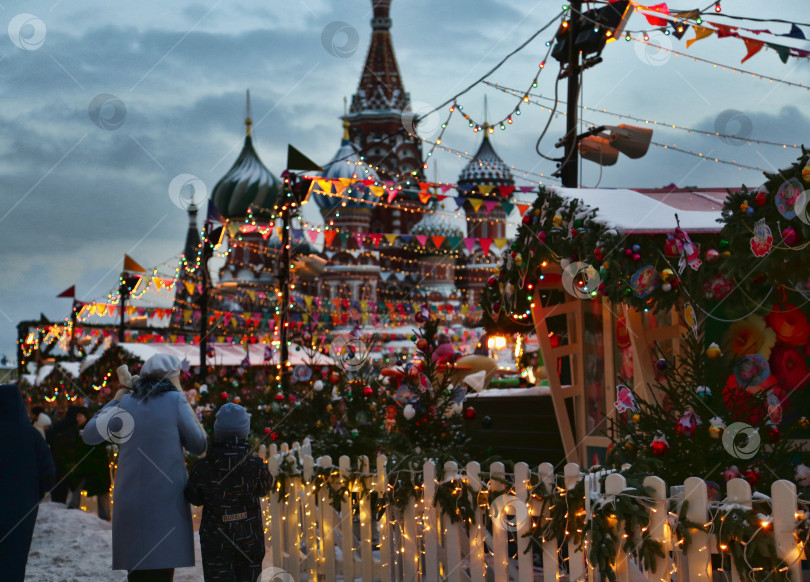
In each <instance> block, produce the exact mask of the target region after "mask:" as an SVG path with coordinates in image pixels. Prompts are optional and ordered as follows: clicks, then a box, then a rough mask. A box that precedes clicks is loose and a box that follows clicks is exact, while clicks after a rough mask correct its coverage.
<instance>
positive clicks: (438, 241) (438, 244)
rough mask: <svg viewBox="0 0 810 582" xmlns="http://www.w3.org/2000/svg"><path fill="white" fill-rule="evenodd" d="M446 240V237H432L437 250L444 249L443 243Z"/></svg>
mask: <svg viewBox="0 0 810 582" xmlns="http://www.w3.org/2000/svg"><path fill="white" fill-rule="evenodd" d="M444 238H445V237H443V236H432V237H430V240H432V241H433V244H434V245H436V248H437V249H439V248H441V247H442V243H443V242H444Z"/></svg>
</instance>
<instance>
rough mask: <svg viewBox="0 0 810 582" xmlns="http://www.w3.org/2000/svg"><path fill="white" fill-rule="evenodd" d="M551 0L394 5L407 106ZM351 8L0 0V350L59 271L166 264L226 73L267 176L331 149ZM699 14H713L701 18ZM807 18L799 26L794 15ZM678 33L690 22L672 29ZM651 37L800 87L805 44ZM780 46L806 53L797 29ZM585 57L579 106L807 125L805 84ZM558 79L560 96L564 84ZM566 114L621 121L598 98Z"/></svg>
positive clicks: (626, 47)
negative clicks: (786, 57)
mask: <svg viewBox="0 0 810 582" xmlns="http://www.w3.org/2000/svg"><path fill="white" fill-rule="evenodd" d="M559 6H560V3H558V2H550V1H542V2H526V1H524V0H498V1H489V2H479V1H477V0H476V1H470V0H445V1H440V2H437V1H435V0H433V1H428V0H394V2H393V7H392V17H393V22H394V25H393V29H392V33H393V38H394V46H395V49H396V54H397V57H398V62H399V67H400V71H401V74H402V76H403V79H404V82H405V87H406V89H407V90H408V92H409V93H410V96H411V100H412V102H413V103H414V109H415V110H416V111H417V112H419V113H422V112H425V111H426V110H427V109H428V108H430V107H433V106H436V105H438V104H440V103H442V102H443V101H445V100H446V99H447V98H449V97H450V96H452V95H453V94H454V93H456V92H458V91H459V90H461V89H462V88H464V87H465V86H467V85H468V84H469V83H471V82H472V81H473V80H475V79H476V78H478V77H479V76H480V75H482V74H483V73H484V72H485V71H487V70H488V69H489V68H490V67H492V66H493V65H494V64H495V63H497V62H498V61H499V60H500V59H501V58H502V57H503V56H505V55H506V54H507V53H508V52H510V51H511V50H513V49H514V48H515V47H517V46H518V45H519V44H520V43H522V42H523V41H524V40H525V39H527V38H528V37H529V36H531V34H532V33H533V32H535V31H536V30H538V29H539V28H541V27H542V26H543V25H545V24H546V23H547V22H548V21H549V20H550V19H551V18H553V17H554V16H555V14H556V13H557V12H558V11H559ZM674 7H675V8H681V9H687V8H692V6H689V5H683V6H681V5H677V6H674ZM723 11H724V12H725V13H728V14H738V15H744V16H756V17H759V18H781V19H785V20H790V21H795V22H810V7H808V5H807V3H806V0H783V1H781V2H778V3H765V2H762V1H761V0H726V1H725V2H723ZM26 14H27V15H33V18H32V16H26ZM370 18H371V2H370V0H341V1H340V2H326V1H324V0H305V1H302V0H289V1H288V2H240V1H229V2H223V1H222V0H217V1H213V0H205V1H194V0H173V1H172V2H165V1H161V2H156V1H153V0H141V1H140V2H126V3H123V2H118V3H109V2H88V1H85V0H49V1H40V0H33V1H31V0H29V1H26V2H5V3H4V4H3V5H0V20H1V21H2V22H3V26H4V29H7V30H8V35H4V36H3V38H0V71H2V77H3V80H4V82H3V84H2V86H0V123H2V126H3V130H2V132H0V174H1V175H2V179H0V229H2V230H1V231H0V232H2V241H3V248H2V251H0V354H3V353H5V354H7V355H8V356H9V357H11V358H13V357H14V356H15V352H14V342H15V338H16V324H17V322H18V321H20V320H23V319H36V318H38V317H39V314H40V312H42V313H44V314H45V315H46V316H47V317H50V318H52V319H55V320H61V319H63V318H64V317H65V316H67V315H68V313H69V309H70V300H68V299H56V298H55V295H56V294H57V293H59V292H60V291H62V290H64V289H65V288H67V287H69V286H70V285H73V284H76V289H77V298H78V299H80V300H82V301H92V300H103V299H104V298H105V297H106V295H107V293H109V292H111V291H112V290H114V289H115V287H116V285H117V276H118V273H119V271H120V270H121V266H122V258H123V255H124V253H129V254H130V255H131V256H133V257H134V258H135V259H136V260H137V261H138V262H140V263H141V264H142V265H144V266H145V267H148V268H151V267H154V266H158V265H166V266H165V267H162V268H161V270H162V272H164V273H168V272H169V271H170V270H171V269H172V267H173V265H174V264H175V261H176V259H175V257H176V255H178V253H179V252H180V251H181V250H182V245H183V241H184V239H185V233H186V228H187V219H186V215H185V212H184V211H183V210H182V209H181V208H180V207H179V206H177V205H175V204H174V203H173V201H172V198H171V196H170V195H169V184H170V183H171V181H172V179H173V178H174V177H175V176H177V175H178V174H183V173H186V174H192V175H194V176H198V177H199V178H200V179H201V180H202V181H203V182H204V183H205V184H206V186H207V188H208V190H210V189H212V188H213V186H214V185H215V184H216V182H217V180H218V179H219V178H220V177H221V176H222V175H223V174H224V173H225V172H226V171H227V170H228V168H229V167H230V166H231V164H232V163H233V161H234V160H235V158H236V156H237V154H238V152H239V149H240V147H241V143H242V140H243V135H244V125H243V120H244V116H245V111H244V109H245V105H244V101H245V98H244V93H245V89H248V88H249V89H250V90H251V94H252V102H253V119H254V136H255V137H254V143H255V146H256V149H257V151H258V153H259V155H260V157H261V158H262V160H263V161H264V163H265V165H266V166H267V167H268V168H270V170H271V171H273V172H274V173H275V174H276V175H278V174H279V173H280V172H281V171H282V170H283V169H284V163H285V161H286V160H285V158H286V148H287V144H288V143H291V144H293V145H295V146H296V147H297V148H298V149H300V150H302V151H304V152H305V153H306V154H307V155H308V156H309V157H311V158H312V159H314V160H315V161H317V162H321V163H325V162H326V161H328V160H329V159H330V158H331V157H332V155H333V154H334V152H335V150H336V149H337V148H338V146H339V141H340V138H341V134H342V129H341V126H340V120H339V116H340V115H341V114H342V112H343V98H344V97H349V96H350V95H351V94H352V93H354V91H355V90H356V88H357V82H358V80H359V77H360V73H361V70H362V67H363V63H364V60H365V57H366V51H367V49H368V44H369V38H370V34H371V29H370V24H369V21H370ZM707 19H708V20H716V21H717V22H726V23H730V21H728V20H723V19H721V18H714V14H712V15H711V16H707ZM333 23H345V24H333ZM739 24H741V25H742V26H747V27H748V28H769V29H771V30H772V31H773V32H774V33H777V34H782V33H787V32H788V31H789V25H787V24H784V23H760V24H757V23H752V22H747V23H739ZM649 28H650V27H649V25H647V23H646V20H644V19H643V18H642V17H641V16H639V15H634V16H633V17H632V18H631V20H630V23H629V25H628V29H629V30H642V29H649ZM555 29H556V26H552V27H551V28H549V30H548V31H547V32H545V33H543V34H541V35H540V36H538V38H537V39H536V40H535V41H534V42H533V43H532V44H531V45H529V46H528V47H527V48H526V49H524V50H523V51H522V52H521V53H519V54H518V55H516V56H514V57H513V58H512V59H511V60H510V61H509V62H508V63H507V64H506V65H505V66H503V67H502V68H501V69H500V70H499V71H497V72H496V73H494V74H493V75H492V76H491V77H490V80H491V81H493V82H498V83H501V84H503V85H505V86H511V87H515V88H518V89H521V90H524V89H525V88H526V87H528V85H529V83H530V82H531V79H532V77H533V76H534V74H535V72H536V70H537V67H538V64H539V63H540V61H541V60H542V59H543V56H544V55H545V53H546V50H547V48H546V46H545V42H546V41H547V40H550V39H551V37H552V36H553V32H554V30H555ZM325 31H326V32H325ZM333 31H335V32H334V34H332V32H333ZM804 31H805V33H806V34H808V35H809V36H810V28H808V27H804ZM636 36H637V37H638V36H640V34H636ZM693 36H694V33H693V32H692V31H689V32H688V33H687V35H686V37H685V38H684V40H686V39H687V38H691V37H693ZM761 38H763V39H764V40H769V39H770V38H771V37H767V38H766V37H765V36H763V37H761ZM355 39H356V42H355ZM651 41H653V42H658V43H659V44H663V45H664V46H671V47H672V48H673V49H675V50H678V51H681V52H684V53H688V54H689V55H693V56H695V57H701V58H704V59H709V60H713V61H717V62H720V63H722V64H726V65H731V66H735V67H741V68H743V69H745V70H749V71H752V72H755V73H759V74H763V75H769V76H772V77H777V78H780V79H784V80H788V81H792V82H796V83H803V84H804V85H808V84H810V75H808V71H810V64H808V61H807V60H806V59H805V60H797V59H791V60H790V61H788V63H787V64H782V62H781V61H780V60H779V58H778V56H777V54H776V53H775V52H774V51H772V50H763V51H761V52H760V53H759V54H757V55H756V56H754V57H753V58H751V59H750V60H749V61H747V62H746V63H745V64H743V65H740V60H741V59H742V57H743V56H744V55H745V46H744V44H743V42H742V41H741V40H740V39H736V38H723V39H718V38H716V37H710V38H708V39H705V40H702V41H700V42H698V43H696V44H695V45H693V46H692V47H691V48H690V49H687V48H686V46H685V43H684V42H683V41H678V40H676V39H674V38H673V37H672V36H668V37H665V36H663V35H662V34H660V33H651ZM789 44H791V45H792V46H794V47H801V48H806V49H808V48H810V46H808V44H810V43H806V42H805V43H802V42H798V41H789ZM603 57H604V62H603V63H601V64H600V65H598V66H596V67H594V68H592V69H589V70H588V71H587V72H586V74H585V80H584V88H583V103H584V104H585V105H587V106H588V107H589V108H595V109H607V110H608V111H613V112H617V113H624V114H630V115H634V116H637V117H640V118H645V119H650V120H657V121H662V122H665V123H666V124H677V125H683V126H686V127H691V128H696V129H705V130H706V131H715V129H717V130H719V131H723V129H725V130H726V132H727V133H737V132H740V131H742V132H745V133H746V134H750V137H753V138H758V139H763V140H771V141H775V142H779V143H787V144H794V143H802V141H803V140H804V141H808V140H807V136H809V135H810V121H809V119H810V113H808V104H809V103H810V93H808V91H807V90H805V89H802V88H797V87H790V86H786V85H784V84H780V83H775V82H768V81H763V80H759V79H755V78H752V77H751V76H750V75H749V76H746V75H741V74H739V73H733V72H730V71H723V70H721V69H720V68H715V67H713V66H712V65H710V64H705V63H700V62H694V61H693V60H692V59H691V58H684V57H681V56H677V55H672V54H667V53H664V52H656V51H654V50H650V49H647V48H645V47H644V46H643V45H641V44H639V43H636V42H625V41H624V40H620V41H618V42H614V43H611V44H610V45H609V46H608V47H606V49H605V51H604V53H603ZM558 70H559V69H558V66H557V64H556V62H554V61H551V60H550V62H549V63H548V66H547V68H546V70H545V71H544V72H543V74H541V76H540V80H539V83H538V87H537V89H535V90H534V91H535V92H537V93H540V94H542V95H543V96H546V97H552V96H553V93H554V79H555V77H556V74H557V72H558ZM99 95H102V97H98V96H99ZM104 95H106V97H103V96H104ZM484 95H487V96H488V118H489V120H490V122H493V121H498V120H500V119H501V118H502V117H504V116H505V115H506V114H507V113H508V112H509V111H510V110H511V108H512V107H513V106H514V104H515V103H516V100H515V98H514V97H511V96H506V95H503V94H500V93H499V92H498V91H497V90H495V89H492V88H488V87H486V86H483V85H482V86H479V87H477V88H476V89H474V90H473V91H471V92H470V93H468V94H467V95H465V96H464V97H462V98H460V100H459V101H460V103H462V104H463V106H464V110H465V111H466V112H468V113H470V114H471V115H472V116H473V118H475V119H479V120H480V119H483V101H484ZM560 95H561V98H564V95H565V85H564V84H562V83H561V84H560ZM94 100H95V101H94ZM99 104H104V105H99ZM727 110H734V111H737V112H740V113H733V112H732V113H724V112H726V111H727ZM521 113H522V114H521V115H520V117H519V118H518V117H516V118H515V123H513V124H512V125H511V126H509V127H508V129H507V130H506V131H500V130H496V133H495V134H494V135H493V136H492V138H493V144H494V146H495V148H496V149H497V151H498V152H499V153H500V155H501V156H502V157H503V158H504V160H505V161H506V162H507V163H510V164H514V165H515V166H516V167H517V168H519V169H520V170H524V171H529V172H532V173H534V174H541V173H542V174H545V175H546V176H548V175H549V174H550V173H551V172H553V171H554V169H555V168H554V166H553V164H551V163H550V162H546V161H543V160H542V159H541V158H540V157H539V156H538V155H537V154H536V153H535V142H536V140H537V138H538V136H539V134H540V132H541V130H542V128H543V126H544V125H545V123H546V120H547V119H548V111H547V110H542V109H541V108H540V107H538V106H535V105H530V104H525V105H523V106H522V108H521ZM445 114H446V109H444V110H442V116H444V115H445ZM584 118H585V119H586V120H587V121H590V122H595V123H600V124H602V123H606V124H615V123H631V124H633V123H636V122H633V121H629V120H626V119H625V120H621V119H617V118H615V117H609V116H606V115H604V114H600V113H588V114H587V115H584ZM718 119H719V122H718ZM564 123H565V121H564V118H563V117H562V116H561V115H560V116H558V118H557V119H555V120H554V121H553V122H552V124H551V127H550V129H549V132H548V134H547V136H546V137H545V139H544V140H543V142H542V144H541V151H544V153H546V154H552V155H554V154H558V153H559V150H554V147H553V144H554V142H556V141H557V139H558V138H559V137H560V135H561V132H562V128H563V127H564ZM718 123H719V124H720V126H717V124H718ZM436 125H437V123H436V121H435V118H428V123H426V125H425V130H424V131H425V136H426V137H436V136H437V133H435V132H433V131H431V130H432V129H434V128H435V126H436ZM653 140H654V141H657V142H660V143H662V144H668V145H677V146H678V147H680V148H684V149H687V150H693V151H695V152H701V153H703V154H707V155H709V156H710V157H712V158H714V157H717V158H720V159H724V160H736V161H737V162H739V163H743V164H746V165H750V166H760V167H762V168H763V169H769V170H773V169H776V168H779V167H783V166H787V165H789V164H790V163H792V162H793V161H794V160H795V158H796V157H797V155H798V154H797V152H796V151H795V150H789V149H787V150H786V149H782V148H776V147H771V146H758V147H752V146H750V145H740V144H739V143H735V142H733V141H732V142H729V140H720V139H718V138H717V137H711V138H709V137H705V136H701V135H698V134H689V133H687V132H684V131H676V130H673V129H671V128H666V127H662V126H656V127H655V134H654V136H653ZM443 142H444V144H446V145H447V146H450V147H453V148H456V149H459V150H462V151H470V152H474V151H475V149H476V148H477V147H478V143H479V142H480V135H479V134H474V133H473V132H472V130H470V129H469V128H468V127H467V126H466V124H465V123H463V122H462V121H461V120H460V119H459V118H458V117H454V118H453V119H452V120H451V122H450V125H449V127H448V130H447V133H446V135H445V136H444V140H443ZM425 151H427V147H426V149H425ZM465 163H466V160H464V159H462V158H459V157H457V156H455V155H450V154H447V153H443V152H440V151H438V152H436V154H434V157H433V159H432V161H431V166H430V169H429V170H428V176H429V177H430V178H433V176H434V171H437V175H438V178H439V180H441V181H447V182H455V181H456V178H457V176H458V174H459V172H460V170H461V168H462V167H463V165H464V164H465ZM582 165H583V176H582V185H583V186H586V187H593V186H595V185H597V183H598V184H599V185H601V186H607V187H659V186H664V185H667V184H670V183H676V184H678V185H679V186H739V185H740V184H743V183H744V184H747V185H758V184H760V183H761V182H762V176H761V173H760V172H759V171H755V170H739V169H737V168H736V167H733V166H727V165H722V164H716V163H713V162H705V161H701V160H700V159H699V158H695V157H691V156H688V155H684V154H679V153H676V152H673V151H671V150H664V149H663V148H660V147H652V148H651V149H650V151H649V153H648V154H647V156H646V157H644V158H642V159H639V160H630V159H628V158H623V159H620V161H619V163H618V164H617V165H615V166H613V167H608V168H604V169H603V171H602V172H601V177H600V170H599V167H598V166H596V165H594V164H592V163H590V162H582ZM435 168H437V170H436V169H435ZM515 175H516V178H518V182H519V184H529V183H531V182H535V183H536V182H537V181H538V180H541V178H538V177H537V176H536V175H531V176H529V177H528V178H525V177H521V172H519V171H516V172H515ZM600 180H601V181H600ZM543 181H544V182H546V180H545V179H543ZM547 183H552V184H553V183H554V181H550V182H547ZM628 210H629V211H631V210H632V209H628Z"/></svg>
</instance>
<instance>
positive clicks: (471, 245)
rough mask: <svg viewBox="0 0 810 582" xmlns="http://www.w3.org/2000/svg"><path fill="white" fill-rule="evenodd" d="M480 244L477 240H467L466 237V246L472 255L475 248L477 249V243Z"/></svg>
mask: <svg viewBox="0 0 810 582" xmlns="http://www.w3.org/2000/svg"><path fill="white" fill-rule="evenodd" d="M477 242H478V239H477V238H467V237H464V246H465V247H467V252H468V253H470V254H472V251H473V248H474V247H475V243H477Z"/></svg>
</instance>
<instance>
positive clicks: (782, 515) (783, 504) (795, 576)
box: [771, 479, 802, 582]
mask: <svg viewBox="0 0 810 582" xmlns="http://www.w3.org/2000/svg"><path fill="white" fill-rule="evenodd" d="M771 499H773V509H772V511H773V524H772V527H773V537H774V541H775V542H776V553H777V555H778V556H779V557H780V558H782V559H783V560H784V561H785V563H786V564H787V566H788V572H790V580H791V582H801V580H802V561H801V557H802V548H801V547H800V545H799V544H797V543H796V538H795V537H794V535H793V532H794V531H795V529H796V510H797V507H796V501H797V500H796V485H795V484H793V483H792V482H791V481H786V480H784V479H780V480H779V481H774V483H773V485H771Z"/></svg>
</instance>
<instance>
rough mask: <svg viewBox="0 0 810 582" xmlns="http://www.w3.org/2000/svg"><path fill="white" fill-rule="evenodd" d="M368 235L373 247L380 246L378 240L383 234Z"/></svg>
mask: <svg viewBox="0 0 810 582" xmlns="http://www.w3.org/2000/svg"><path fill="white" fill-rule="evenodd" d="M368 237H369V238H370V239H371V242H373V243H374V246H375V247H379V246H380V241H381V240H382V237H383V235H382V234H381V233H373V234H369V235H368Z"/></svg>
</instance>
